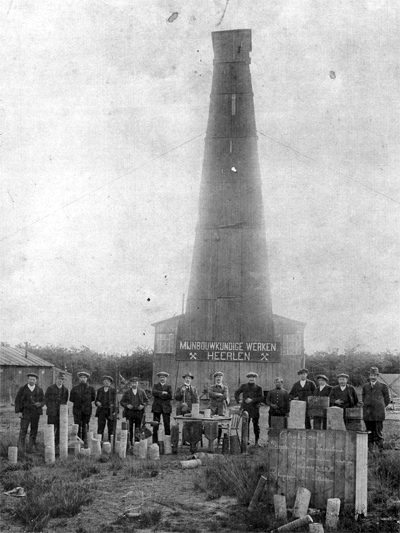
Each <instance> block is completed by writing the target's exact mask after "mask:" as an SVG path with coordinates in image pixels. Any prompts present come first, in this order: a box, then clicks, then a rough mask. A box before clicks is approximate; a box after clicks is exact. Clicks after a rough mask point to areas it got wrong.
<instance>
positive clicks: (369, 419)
mask: <svg viewBox="0 0 400 533" xmlns="http://www.w3.org/2000/svg"><path fill="white" fill-rule="evenodd" d="M298 375H299V377H300V379H299V381H297V382H296V383H295V384H294V385H293V387H292V389H291V390H290V392H288V391H287V390H285V389H283V388H282V383H283V380H282V378H276V379H275V389H274V390H272V391H269V393H268V394H267V397H266V404H267V405H269V406H270V410H269V420H268V422H269V426H270V427H271V418H272V417H273V416H278V417H282V416H287V415H288V414H289V411H290V401H291V400H300V401H304V402H307V401H308V397H309V396H325V397H329V403H330V405H331V406H334V407H340V408H342V409H343V410H344V412H343V415H344V417H345V416H346V411H345V409H350V408H353V407H357V406H360V407H361V406H362V407H363V418H364V422H365V427H366V430H367V432H368V446H369V448H370V449H372V448H373V446H374V445H375V444H376V445H377V446H378V447H379V448H382V447H383V435H382V429H383V421H384V420H385V410H386V407H387V405H388V404H389V402H390V395H389V388H388V386H387V385H386V384H385V383H382V382H381V381H378V377H379V370H378V368H377V367H375V366H374V367H371V369H370V372H369V382H368V383H365V384H364V385H363V388H362V399H361V400H360V399H359V398H358V395H357V392H356V390H355V388H354V387H353V386H352V385H350V384H349V383H348V380H349V376H348V374H344V373H343V374H339V375H338V376H337V378H338V385H336V386H334V387H332V386H330V385H329V384H328V383H329V380H328V378H327V377H326V376H325V375H324V374H320V375H318V376H317V382H318V385H316V384H315V383H314V382H313V381H312V380H309V379H308V370H307V369H306V368H302V369H301V370H299V371H298ZM324 423H325V425H324ZM305 427H306V429H311V421H310V417H309V416H308V415H307V412H306V420H305ZM321 428H323V429H326V421H322V420H321V419H314V429H321Z"/></svg>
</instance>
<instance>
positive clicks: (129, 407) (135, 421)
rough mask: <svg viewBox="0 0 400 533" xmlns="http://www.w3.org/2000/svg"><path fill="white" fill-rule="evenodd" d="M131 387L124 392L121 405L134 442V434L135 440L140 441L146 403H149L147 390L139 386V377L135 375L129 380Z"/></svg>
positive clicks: (130, 436)
mask: <svg viewBox="0 0 400 533" xmlns="http://www.w3.org/2000/svg"><path fill="white" fill-rule="evenodd" d="M129 384H130V388H129V389H128V390H127V391H126V392H124V395H123V396H122V398H121V405H122V407H124V412H123V416H124V417H125V418H126V419H127V421H128V422H129V441H130V443H131V444H132V442H133V436H134V435H135V441H139V440H140V439H139V430H140V428H141V426H142V420H143V415H144V410H145V407H146V405H147V404H148V403H149V400H148V398H147V395H146V392H145V391H144V390H143V389H140V388H139V378H137V377H133V378H131V379H130V380H129Z"/></svg>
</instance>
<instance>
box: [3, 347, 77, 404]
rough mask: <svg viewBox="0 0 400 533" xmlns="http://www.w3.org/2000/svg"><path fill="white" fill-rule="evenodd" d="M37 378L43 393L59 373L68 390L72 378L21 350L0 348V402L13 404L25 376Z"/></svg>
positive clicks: (25, 379)
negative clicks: (32, 373) (31, 375)
mask: <svg viewBox="0 0 400 533" xmlns="http://www.w3.org/2000/svg"><path fill="white" fill-rule="evenodd" d="M30 372H34V373H35V374H37V375H38V376H39V379H38V385H39V387H41V388H42V389H43V390H44V392H46V389H47V387H49V386H50V385H52V384H53V383H55V380H56V376H57V374H58V373H59V372H63V373H64V375H65V386H66V387H67V388H68V389H70V388H71V381H72V377H71V374H70V373H69V372H65V371H64V370H60V369H59V368H57V367H55V366H54V365H53V364H52V363H49V362H48V361H45V360H44V359H42V358H41V357H39V356H37V355H35V354H33V353H31V352H29V351H28V350H26V349H23V348H12V347H11V346H0V402H1V403H2V404H3V405H4V404H13V403H14V399H15V396H16V394H17V392H18V389H19V388H20V387H22V386H23V385H25V384H26V383H27V381H28V379H27V374H29V373H30Z"/></svg>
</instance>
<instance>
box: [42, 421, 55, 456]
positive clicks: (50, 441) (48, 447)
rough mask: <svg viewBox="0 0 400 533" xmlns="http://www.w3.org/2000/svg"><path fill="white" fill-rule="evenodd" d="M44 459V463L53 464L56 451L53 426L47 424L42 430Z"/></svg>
mask: <svg viewBox="0 0 400 533" xmlns="http://www.w3.org/2000/svg"><path fill="white" fill-rule="evenodd" d="M44 446H45V448H44V459H45V462H46V463H54V462H55V460H56V450H55V444H54V424H47V426H45V428H44Z"/></svg>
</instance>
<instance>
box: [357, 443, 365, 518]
mask: <svg viewBox="0 0 400 533" xmlns="http://www.w3.org/2000/svg"><path fill="white" fill-rule="evenodd" d="M367 489H368V434H367V433H357V435H356V502H355V513H356V516H358V515H361V514H362V515H364V516H367Z"/></svg>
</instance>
